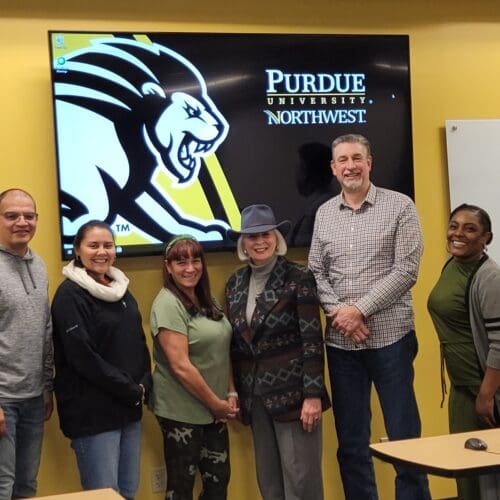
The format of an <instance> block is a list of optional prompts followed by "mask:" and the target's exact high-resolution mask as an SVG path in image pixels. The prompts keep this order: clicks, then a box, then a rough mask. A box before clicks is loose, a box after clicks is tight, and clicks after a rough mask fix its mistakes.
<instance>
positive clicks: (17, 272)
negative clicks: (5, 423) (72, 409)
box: [0, 245, 54, 400]
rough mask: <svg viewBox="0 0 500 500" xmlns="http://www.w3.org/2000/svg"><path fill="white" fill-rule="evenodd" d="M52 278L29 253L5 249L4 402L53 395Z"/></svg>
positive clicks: (1, 269) (1, 265)
mask: <svg viewBox="0 0 500 500" xmlns="http://www.w3.org/2000/svg"><path fill="white" fill-rule="evenodd" d="M47 288H48V277H47V270H46V268H45V265H44V263H43V262H42V259H40V257H39V256H38V255H36V254H35V253H34V252H32V251H31V250H30V249H28V251H27V252H26V254H25V255H24V256H22V257H21V256H20V255H18V254H16V253H15V252H13V251H11V250H10V249H8V248H7V247H5V246H3V245H0V398H4V399H15V400H18V399H28V398H32V397H36V396H39V395H40V394H42V392H43V391H44V390H52V378H53V364H54V360H53V350H52V324H51V320H50V309H49V301H48V294H47Z"/></svg>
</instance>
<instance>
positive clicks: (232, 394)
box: [227, 391, 238, 399]
mask: <svg viewBox="0 0 500 500" xmlns="http://www.w3.org/2000/svg"><path fill="white" fill-rule="evenodd" d="M227 397H228V398H236V399H238V393H237V392H235V391H230V392H228V393H227Z"/></svg>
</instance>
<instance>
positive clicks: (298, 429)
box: [226, 205, 330, 500]
mask: <svg viewBox="0 0 500 500" xmlns="http://www.w3.org/2000/svg"><path fill="white" fill-rule="evenodd" d="M289 229H290V222H289V221H283V222H280V223H277V222H276V218H275V216H274V213H273V211H272V209H271V208H270V207H269V206H267V205H251V206H249V207H246V208H245V209H244V210H243V211H242V213H241V229H240V231H234V230H229V231H228V236H229V237H230V238H231V239H233V240H237V253H238V257H239V258H240V260H242V261H245V262H247V265H246V266H245V267H243V268H241V269H239V270H238V271H236V272H235V273H234V274H233V275H232V276H231V277H230V278H229V280H228V282H227V285H226V302H227V311H228V318H229V320H230V322H231V324H232V327H233V339H232V347H231V357H232V361H233V371H234V379H235V386H236V389H237V391H238V393H239V400H240V413H241V419H242V421H243V422H244V423H245V424H250V425H251V427H252V433H253V438H254V447H255V461H256V467H257V479H258V483H259V488H260V492H261V495H262V497H263V498H264V500H305V499H307V500H320V499H322V498H323V485H322V480H321V452H322V444H321V415H322V412H323V411H324V410H326V409H327V408H328V407H329V406H330V402H329V399H328V395H327V393H326V390H325V387H324V380H323V372H324V358H323V338H322V332H321V324H320V316H319V306H318V300H317V297H316V286H315V282H314V278H313V276H312V274H311V273H310V272H309V271H308V270H307V269H306V268H304V267H303V266H300V265H298V264H295V263H293V262H290V261H288V260H287V259H286V258H285V257H284V255H285V254H286V251H287V245H286V242H285V239H284V236H283V235H286V233H287V232H288V231H289Z"/></svg>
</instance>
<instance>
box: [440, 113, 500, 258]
mask: <svg viewBox="0 0 500 500" xmlns="http://www.w3.org/2000/svg"><path fill="white" fill-rule="evenodd" d="M446 144H447V150H448V177H449V184H450V205H451V208H452V209H453V208H455V207H456V206H458V205H460V204H461V203H471V204H473V205H478V206H480V207H482V208H484V209H485V210H486V211H487V212H488V213H489V214H490V217H491V223H492V229H493V242H492V243H491V244H490V245H489V246H488V253H489V254H490V255H491V256H492V257H493V258H494V259H495V260H496V261H497V262H498V263H500V120H446Z"/></svg>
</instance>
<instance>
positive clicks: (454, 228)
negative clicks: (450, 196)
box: [428, 204, 500, 500]
mask: <svg viewBox="0 0 500 500" xmlns="http://www.w3.org/2000/svg"><path fill="white" fill-rule="evenodd" d="M492 237H493V235H492V232H491V220H490V217H489V215H488V214H487V213H486V212H485V211H484V210H483V209H481V208H479V207H476V206H474V205H466V204H464V205H460V206H459V207H457V208H456V209H455V210H453V212H452V213H451V215H450V218H449V222H448V231H447V248H448V252H449V253H450V255H451V258H450V259H449V260H448V261H447V262H446V264H445V266H444V269H443V271H442V273H441V276H440V277H439V280H438V282H437V283H436V285H435V286H434V289H433V290H432V292H431V293H430V295H429V300H428V309H429V312H430V315H431V317H432V320H433V322H434V326H435V328H436V332H437V334H438V337H439V341H440V344H441V356H442V359H443V361H444V363H445V364H446V371H447V372H448V377H449V379H450V385H451V387H450V396H449V401H448V416H449V427H450V432H452V433H454V432H467V431H473V430H477V429H481V428H487V427H493V426H495V425H498V424H497V422H496V418H495V413H496V406H497V404H496V402H495V395H496V392H497V389H498V388H499V386H500V355H499V354H497V353H498V348H499V340H498V337H500V335H499V334H500V322H498V318H499V317H500V300H498V299H497V297H498V295H499V292H500V268H499V267H498V266H497V265H496V263H495V262H494V261H493V260H492V259H489V258H488V256H487V255H486V253H485V252H486V247H487V245H488V244H489V243H490V242H491V240H492ZM494 318H497V321H496V324H495V321H494ZM492 321H493V322H492ZM495 337H497V338H495ZM442 383H443V396H444V390H445V386H444V373H443V374H442ZM457 489H458V498H459V499H460V500H478V499H479V498H482V499H485V498H488V499H489V498H495V499H496V498H500V496H497V495H498V493H497V491H500V489H499V488H498V487H497V486H496V476H495V475H490V476H482V477H481V479H480V480H478V479H477V478H464V479H458V480H457Z"/></svg>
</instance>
